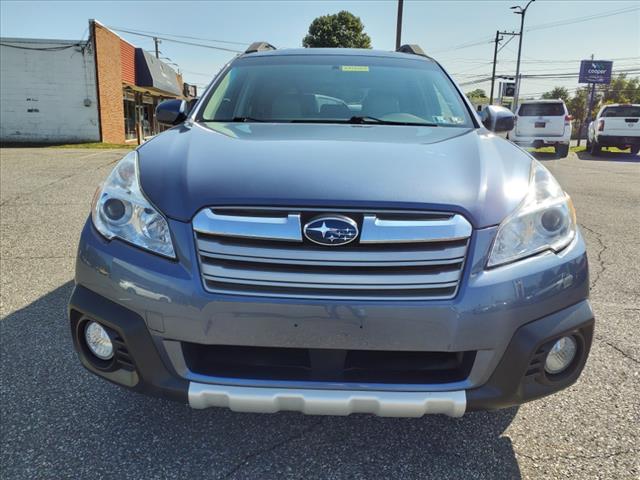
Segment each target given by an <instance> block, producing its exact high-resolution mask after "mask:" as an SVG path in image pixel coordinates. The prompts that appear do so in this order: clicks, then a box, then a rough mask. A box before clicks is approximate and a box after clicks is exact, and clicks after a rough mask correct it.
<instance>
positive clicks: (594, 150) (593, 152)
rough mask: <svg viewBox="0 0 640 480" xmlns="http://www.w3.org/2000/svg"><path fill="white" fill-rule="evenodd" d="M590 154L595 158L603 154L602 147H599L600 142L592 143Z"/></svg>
mask: <svg viewBox="0 0 640 480" xmlns="http://www.w3.org/2000/svg"><path fill="white" fill-rule="evenodd" d="M589 153H590V154H591V155H593V156H594V157H597V156H599V155H600V154H601V153H602V147H601V146H600V145H598V142H595V141H594V142H591V145H590V146H589Z"/></svg>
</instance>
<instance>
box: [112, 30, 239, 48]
mask: <svg viewBox="0 0 640 480" xmlns="http://www.w3.org/2000/svg"><path fill="white" fill-rule="evenodd" d="M108 28H110V29H111V30H115V31H117V32H125V31H127V32H129V33H130V32H138V33H147V34H150V35H152V36H156V37H157V36H158V35H162V36H165V37H175V38H186V39H187V40H201V41H204V42H214V43H226V44H229V45H241V46H245V45H249V44H250V43H251V42H233V41H231V40H215V39H213V38H203V37H193V36H190V35H176V34H175V33H163V32H152V31H149V30H138V29H136V28H126V27H123V28H120V27H108Z"/></svg>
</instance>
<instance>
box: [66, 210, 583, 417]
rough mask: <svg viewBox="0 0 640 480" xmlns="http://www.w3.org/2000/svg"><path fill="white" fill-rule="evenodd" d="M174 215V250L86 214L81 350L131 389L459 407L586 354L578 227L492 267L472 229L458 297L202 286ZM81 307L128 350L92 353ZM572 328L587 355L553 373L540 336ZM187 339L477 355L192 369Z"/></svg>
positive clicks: (286, 402) (279, 405) (78, 301)
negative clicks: (332, 372) (270, 294)
mask: <svg viewBox="0 0 640 480" xmlns="http://www.w3.org/2000/svg"><path fill="white" fill-rule="evenodd" d="M170 224H171V229H172V232H173V234H174V236H175V239H174V244H175V246H176V250H177V253H178V261H169V260H166V259H164V258H160V257H157V256H154V255H152V254H149V253H147V252H143V251H140V250H138V249H136V248H135V247H132V246H130V245H127V244H124V243H123V242H120V241H117V240H114V241H111V242H108V241H106V240H104V239H103V238H102V237H100V236H99V235H98V234H97V233H96V232H95V230H94V229H93V227H92V225H91V222H90V221H89V222H88V223H87V225H86V227H85V229H84V231H83V234H82V238H81V242H80V248H79V253H78V262H77V270H76V283H77V285H76V288H75V290H74V294H73V296H72V298H71V300H70V304H69V316H70V320H71V327H72V332H73V337H74V343H75V346H76V349H77V350H78V352H79V355H80V359H81V361H82V363H83V364H84V366H85V367H87V368H88V369H89V370H91V371H92V372H94V373H96V374H98V375H100V376H102V377H104V378H106V379H108V380H110V381H112V382H114V383H117V384H120V385H124V386H127V387H130V388H132V389H134V390H137V391H140V392H144V393H150V394H153V395H159V396H163V397H169V398H172V399H175V400H179V401H182V402H189V403H190V404H191V405H192V406H194V407H196V408H202V407H206V406H229V407H230V408H232V409H237V410H242V411H263V412H272V411H278V410H297V411H303V412H308V413H326V414H348V413H351V412H367V413H374V414H379V415H396V416H397V415H400V416H416V415H422V414H424V413H445V414H447V415H452V416H457V415H460V414H462V412H464V411H465V410H476V409H492V408H500V407H505V406H508V405H515V404H519V403H522V402H525V401H528V400H531V399H533V398H538V397H540V396H543V395H548V394H550V393H553V392H555V391H558V390H560V389H562V388H565V387H566V386H568V385H570V384H571V383H572V382H573V381H575V379H577V377H578V375H579V373H580V371H581V369H582V367H583V366H584V361H585V360H586V354H587V353H588V349H589V346H590V343H591V335H592V330H593V314H592V312H591V309H590V307H589V304H588V301H587V300H586V298H587V296H588V271H587V261H586V254H585V249H584V243H583V240H582V238H581V236H580V235H578V236H577V238H576V239H575V240H574V242H572V244H571V245H570V246H569V247H567V248H566V249H565V250H563V251H562V252H560V253H559V254H557V255H556V254H551V253H548V254H543V255H539V256H537V257H534V258H530V259H527V260H523V261H520V262H517V263H514V264H512V265H506V266H503V267H500V268H496V269H492V270H486V269H485V265H486V256H487V255H488V252H489V249H490V246H491V242H492V240H493V237H494V235H495V228H488V229H483V230H477V231H475V232H474V234H473V236H472V240H471V243H470V246H469V254H468V257H467V261H466V265H465V269H464V272H463V278H462V282H461V287H460V290H459V292H458V295H457V296H456V298H455V299H453V300H447V301H409V302H398V301H395V302H394V301H330V300H299V299H277V298H272V299H265V298H254V297H249V296H233V295H220V294H212V293H209V292H206V291H205V290H204V288H203V286H202V283H201V279H200V275H199V271H198V266H197V257H196V253H195V249H194V241H193V236H192V232H191V228H190V225H188V224H182V223H180V222H174V221H170ZM86 319H94V320H97V321H100V322H101V323H103V324H104V325H106V326H107V327H109V328H111V329H112V330H113V331H114V332H116V333H117V336H118V339H119V342H120V343H119V344H118V345H120V346H121V348H122V349H124V352H122V354H121V356H122V358H123V359H124V360H123V363H122V364H121V365H120V364H119V366H118V367H117V368H113V366H111V367H109V368H106V367H105V366H100V365H98V366H96V365H95V363H93V362H92V361H91V357H90V354H88V352H87V351H86V347H85V348H83V345H82V337H81V335H80V328H79V327H80V326H81V324H82V322H83V321H85V320H86ZM563 332H574V334H576V335H578V336H580V338H582V339H583V340H582V345H583V348H582V350H581V356H580V360H579V362H578V363H576V365H575V366H574V367H572V370H571V371H572V375H571V376H567V377H563V378H559V379H555V380H554V381H549V379H547V378H545V376H544V373H541V372H540V368H535V365H532V364H531V362H532V361H534V360H538V362H539V357H540V355H543V354H544V352H543V350H544V348H547V346H548V344H549V342H550V341H552V340H553V339H554V338H558V335H562V334H563ZM182 342H195V343H199V344H203V345H232V346H241V345H242V346H257V347H279V348H298V347H300V348H312V349H353V350H358V349H359V350H395V351H434V352H463V351H474V352H476V355H475V361H474V363H473V367H472V368H471V371H470V373H469V375H468V377H467V378H465V379H464V380H462V381H455V382H453V381H452V382H449V383H433V384H395V383H384V384H382V383H376V384H362V383H358V384H352V383H335V382H334V383H327V382H315V381H312V382H309V381H306V382H294V381H279V380H267V381H265V380H256V379H251V378H221V377H212V376H207V375H202V374H201V373H198V372H195V371H192V370H191V369H190V368H189V366H188V365H187V364H186V362H185V359H184V356H183V354H182V350H181V344H182ZM120 346H119V347H118V348H120ZM119 351H120V350H119ZM541 351H542V353H541ZM538 367H539V363H538ZM463 398H464V401H463Z"/></svg>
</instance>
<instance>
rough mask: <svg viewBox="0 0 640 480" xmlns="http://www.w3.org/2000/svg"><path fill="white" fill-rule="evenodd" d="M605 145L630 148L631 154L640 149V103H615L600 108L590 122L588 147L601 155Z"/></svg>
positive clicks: (636, 152)
mask: <svg viewBox="0 0 640 480" xmlns="http://www.w3.org/2000/svg"><path fill="white" fill-rule="evenodd" d="M603 147H617V148H619V149H621V150H624V149H626V148H629V149H630V152H631V155H637V154H638V151H640V105H638V104H634V105H631V104H619V103H614V104H611V105H605V106H604V107H602V108H601V109H600V111H599V112H598V115H596V118H595V120H594V121H593V122H591V123H590V124H589V135H588V138H587V149H588V150H589V152H591V154H592V155H599V154H600V152H601V150H602V148H603Z"/></svg>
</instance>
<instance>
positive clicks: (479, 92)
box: [467, 88, 487, 98]
mask: <svg viewBox="0 0 640 480" xmlns="http://www.w3.org/2000/svg"><path fill="white" fill-rule="evenodd" d="M467 97H468V98H487V92H485V91H484V90H483V89H481V88H476V89H475V90H471V91H470V92H467Z"/></svg>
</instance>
